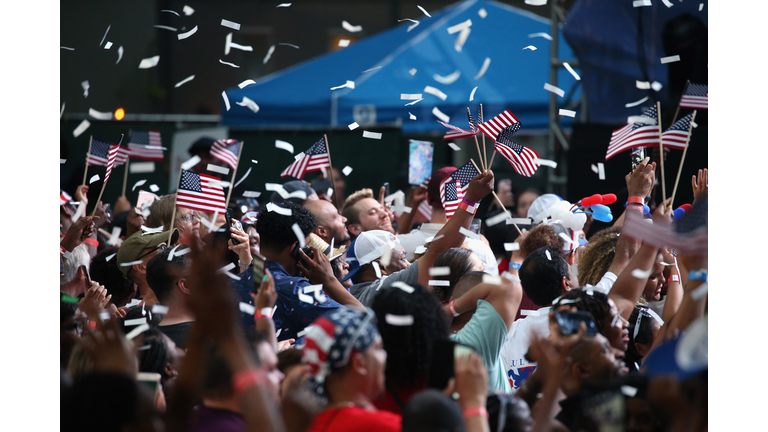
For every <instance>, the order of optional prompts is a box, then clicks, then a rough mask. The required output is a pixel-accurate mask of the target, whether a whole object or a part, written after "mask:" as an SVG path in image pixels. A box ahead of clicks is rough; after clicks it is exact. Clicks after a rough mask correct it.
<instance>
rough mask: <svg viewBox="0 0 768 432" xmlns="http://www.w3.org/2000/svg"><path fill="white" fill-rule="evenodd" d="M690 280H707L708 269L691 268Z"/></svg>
mask: <svg viewBox="0 0 768 432" xmlns="http://www.w3.org/2000/svg"><path fill="white" fill-rule="evenodd" d="M688 280H689V281H692V280H700V281H704V282H706V281H707V271H706V270H691V271H690V272H688Z"/></svg>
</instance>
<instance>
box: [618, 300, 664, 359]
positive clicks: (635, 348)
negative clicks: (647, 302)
mask: <svg viewBox="0 0 768 432" xmlns="http://www.w3.org/2000/svg"><path fill="white" fill-rule="evenodd" d="M663 324H664V322H663V321H662V320H661V318H660V317H659V315H658V314H656V312H654V311H653V309H651V308H650V307H648V306H641V305H636V306H635V308H634V310H632V314H631V315H630V316H629V344H628V345H627V352H626V354H625V355H624V363H625V364H626V365H627V367H628V368H629V370H630V371H632V372H634V371H637V370H639V369H640V363H642V361H643V358H644V357H645V355H646V354H648V353H649V352H650V351H651V348H652V347H653V342H654V340H655V339H656V335H658V334H659V330H661V326H662V325H663Z"/></svg>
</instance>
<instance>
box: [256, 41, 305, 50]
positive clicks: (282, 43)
mask: <svg viewBox="0 0 768 432" xmlns="http://www.w3.org/2000/svg"><path fill="white" fill-rule="evenodd" d="M278 45H282V46H289V47H291V48H296V49H301V48H299V46H298V45H294V44H289V43H285V42H280V43H279V44H278ZM248 48H250V47H248ZM249 51H250V50H249Z"/></svg>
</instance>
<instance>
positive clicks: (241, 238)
mask: <svg viewBox="0 0 768 432" xmlns="http://www.w3.org/2000/svg"><path fill="white" fill-rule="evenodd" d="M235 221H236V219H234V218H233V219H232V220H231V221H230V227H229V232H230V233H232V238H233V239H235V240H237V241H238V243H237V244H235V242H233V241H232V240H229V245H228V246H227V248H228V249H229V250H231V251H235V253H236V254H237V256H238V259H239V260H240V262H241V263H242V264H250V263H251V261H252V260H253V257H252V256H251V245H250V238H249V237H248V234H246V233H245V231H243V229H242V228H240V229H237V228H235V227H233V226H231V224H232V223H234V222H235Z"/></svg>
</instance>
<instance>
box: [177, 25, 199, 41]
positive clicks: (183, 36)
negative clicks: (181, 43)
mask: <svg viewBox="0 0 768 432" xmlns="http://www.w3.org/2000/svg"><path fill="white" fill-rule="evenodd" d="M195 33H197V26H194V27H193V28H192V30H190V31H188V32H186V33H179V34H178V35H177V37H178V38H179V40H182V39H186V38H188V37H190V36H192V35H193V34H195Z"/></svg>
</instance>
